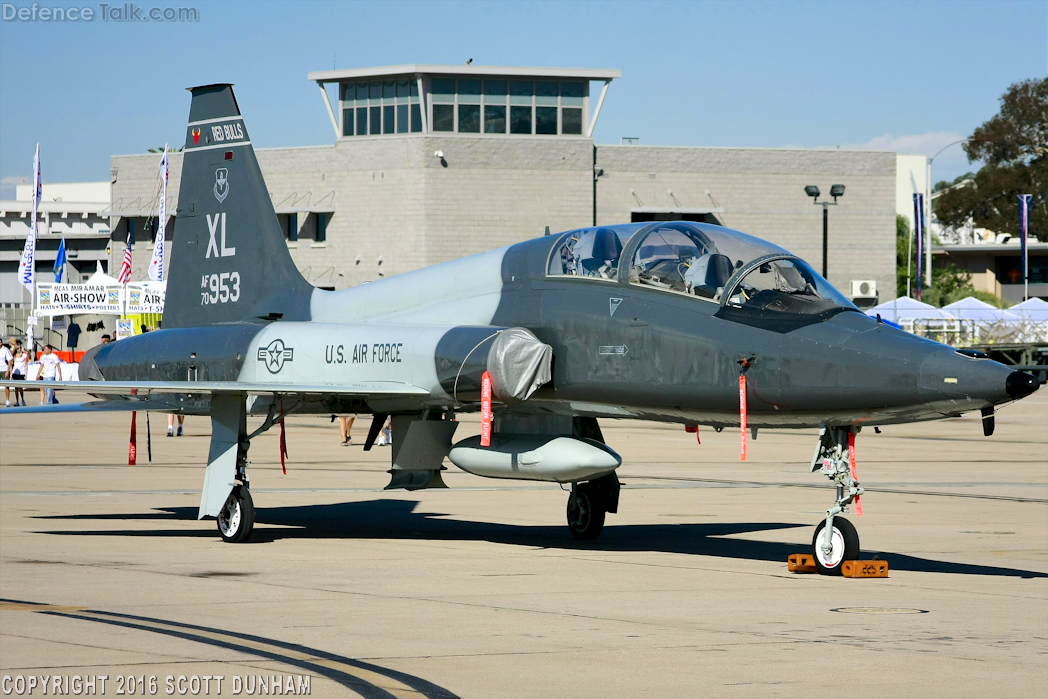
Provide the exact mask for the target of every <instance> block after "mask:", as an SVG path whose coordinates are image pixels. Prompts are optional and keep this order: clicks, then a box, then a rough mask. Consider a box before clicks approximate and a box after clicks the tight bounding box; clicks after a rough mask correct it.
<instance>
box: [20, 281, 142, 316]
mask: <svg viewBox="0 0 1048 699" xmlns="http://www.w3.org/2000/svg"><path fill="white" fill-rule="evenodd" d="M36 309H37V312H38V313H40V314H41V315H45V316H53V315H68V314H70V313H103V314H111V315H120V314H121V313H123V311H124V309H123V294H122V289H121V288H120V287H119V286H101V285H99V286H94V285H88V284H43V283H41V284H37V285H36Z"/></svg>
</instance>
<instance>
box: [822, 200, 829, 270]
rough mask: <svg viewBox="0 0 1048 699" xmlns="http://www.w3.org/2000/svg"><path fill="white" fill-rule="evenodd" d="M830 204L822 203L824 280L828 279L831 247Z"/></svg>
mask: <svg viewBox="0 0 1048 699" xmlns="http://www.w3.org/2000/svg"><path fill="white" fill-rule="evenodd" d="M829 206H830V204H829V202H825V201H824V202H823V203H822V278H823V279H826V277H827V268H828V267H829V246H830V209H829Z"/></svg>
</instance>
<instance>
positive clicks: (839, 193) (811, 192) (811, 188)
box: [804, 184, 844, 281]
mask: <svg viewBox="0 0 1048 699" xmlns="http://www.w3.org/2000/svg"><path fill="white" fill-rule="evenodd" d="M804 193H805V194H807V195H808V196H809V197H811V198H812V204H815V205H816V206H820V205H821V206H822V278H823V279H826V280H827V281H829V269H830V262H829V258H830V209H829V207H831V206H837V197H843V196H844V185H843V184H835V185H833V186H831V187H830V196H831V197H833V201H832V202H829V201H819V197H820V196H821V194H822V192H820V191H819V188H818V187H816V186H815V185H813V184H810V185H808V186H806V187H805V188H804Z"/></svg>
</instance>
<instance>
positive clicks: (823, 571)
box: [811, 517, 859, 575]
mask: <svg viewBox="0 0 1048 699" xmlns="http://www.w3.org/2000/svg"><path fill="white" fill-rule="evenodd" d="M825 529H826V520H823V521H821V522H819V526H817V527H815V536H813V537H812V540H811V547H812V554H813V555H814V557H815V567H816V568H817V569H818V571H819V574H820V575H840V574H841V570H842V569H843V567H844V562H845V561H857V560H859V532H857V531H855V525H853V524H852V523H851V522H849V521H848V520H846V519H844V518H843V517H834V518H833V554H831V559H830V560H825V556H823V553H822V548H821V547H820V545H819V537H821V536H822V532H823V530H825Z"/></svg>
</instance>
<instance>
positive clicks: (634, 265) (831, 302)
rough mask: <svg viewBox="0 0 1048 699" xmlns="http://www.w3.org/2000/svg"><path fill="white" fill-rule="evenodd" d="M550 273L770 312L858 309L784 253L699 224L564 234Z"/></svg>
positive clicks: (647, 225)
mask: <svg viewBox="0 0 1048 699" xmlns="http://www.w3.org/2000/svg"><path fill="white" fill-rule="evenodd" d="M642 230H643V231H644V232H643V233H641V235H642V236H643V237H642V238H641V239H640V240H639V241H636V242H635V241H634V240H633V238H634V235H635V234H638V233H640V232H641V231H642ZM624 254H626V255H628V256H629V258H630V259H629V261H628V263H627V262H626V261H625V260H623V255H624ZM548 274H549V275H550V276H575V277H586V278H590V279H593V280H602V281H608V282H618V281H619V279H620V275H623V276H625V277H626V280H627V281H628V283H630V284H637V285H639V286H647V287H652V288H655V289H661V290H664V291H667V292H672V293H676V294H683V295H687V296H693V297H697V298H700V299H705V300H707V301H712V302H715V303H719V304H721V305H725V306H733V307H737V308H744V309H753V310H760V311H767V312H782V313H794V314H804V315H808V314H819V313H824V312H826V311H828V310H832V309H840V308H847V309H854V308H855V306H854V305H853V304H852V303H851V302H850V301H848V299H847V298H845V297H844V296H843V295H842V294H841V293H840V292H839V291H837V290H836V289H834V288H833V287H832V286H830V284H829V282H827V281H826V280H825V279H823V278H822V277H821V276H819V274H818V273H816V272H815V270H813V269H812V268H811V267H810V266H809V265H808V264H807V263H806V262H804V261H803V260H801V259H800V258H798V257H796V256H794V255H791V254H790V253H789V252H788V251H787V250H785V249H783V248H781V247H779V246H777V245H773V244H771V243H769V242H767V241H764V240H761V239H760V238H755V237H753V236H751V235H746V234H745V233H740V232H739V231H734V230H731V229H729V228H722V227H720V226H713V225H709V224H702V223H688V222H683V221H672V222H666V223H657V224H650V223H631V224H622V225H618V226H600V227H596V228H583V229H579V230H575V231H569V232H568V233H566V234H564V236H563V238H562V239H561V241H560V242H559V244H558V245H557V246H556V247H555V248H554V249H553V251H552V254H551V255H550V261H549V268H548Z"/></svg>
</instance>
